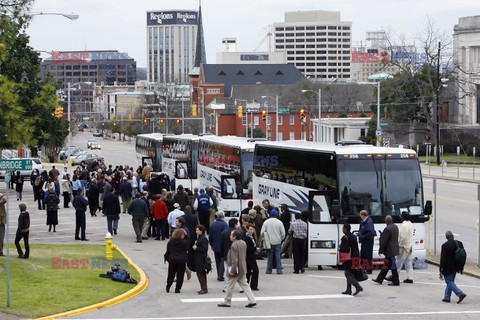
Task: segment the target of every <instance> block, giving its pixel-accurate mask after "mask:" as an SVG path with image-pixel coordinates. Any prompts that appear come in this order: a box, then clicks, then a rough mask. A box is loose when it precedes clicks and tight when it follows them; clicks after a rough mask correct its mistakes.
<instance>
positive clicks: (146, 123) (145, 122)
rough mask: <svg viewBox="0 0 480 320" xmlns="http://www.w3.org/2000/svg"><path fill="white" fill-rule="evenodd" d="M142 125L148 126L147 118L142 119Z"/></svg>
mask: <svg viewBox="0 0 480 320" xmlns="http://www.w3.org/2000/svg"><path fill="white" fill-rule="evenodd" d="M143 124H144V125H145V126H146V125H148V118H145V119H143Z"/></svg>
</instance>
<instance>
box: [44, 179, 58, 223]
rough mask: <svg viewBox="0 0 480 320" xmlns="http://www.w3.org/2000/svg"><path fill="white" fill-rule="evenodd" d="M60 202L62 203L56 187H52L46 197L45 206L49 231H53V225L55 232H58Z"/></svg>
mask: <svg viewBox="0 0 480 320" xmlns="http://www.w3.org/2000/svg"><path fill="white" fill-rule="evenodd" d="M59 203H60V199H59V198H58V196H57V194H56V193H55V188H54V187H50V188H49V189H48V195H47V196H46V197H45V207H46V208H47V226H48V232H51V231H52V226H53V232H57V230H55V228H56V226H57V224H58V204H59Z"/></svg>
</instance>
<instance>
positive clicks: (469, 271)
mask: <svg viewBox="0 0 480 320" xmlns="http://www.w3.org/2000/svg"><path fill="white" fill-rule="evenodd" d="M427 262H428V263H430V264H432V265H434V266H437V267H438V266H440V256H438V255H437V256H434V255H433V254H427ZM463 274H465V275H467V276H471V277H474V278H477V279H480V268H478V267H477V263H476V262H474V261H471V260H467V263H466V264H465V268H464V269H463Z"/></svg>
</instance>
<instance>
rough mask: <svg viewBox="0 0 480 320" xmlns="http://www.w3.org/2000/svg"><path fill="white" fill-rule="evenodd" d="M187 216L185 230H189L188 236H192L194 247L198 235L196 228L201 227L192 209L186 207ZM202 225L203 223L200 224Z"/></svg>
mask: <svg viewBox="0 0 480 320" xmlns="http://www.w3.org/2000/svg"><path fill="white" fill-rule="evenodd" d="M184 212H185V214H184V215H183V219H184V220H185V225H184V228H186V229H188V234H189V235H190V236H189V238H190V241H191V242H192V245H193V244H194V242H195V241H197V234H196V233H195V228H196V227H197V226H198V225H199V223H198V218H197V216H196V215H195V214H193V212H192V207H190V206H186V207H185V211H184ZM200 224H201V223H200Z"/></svg>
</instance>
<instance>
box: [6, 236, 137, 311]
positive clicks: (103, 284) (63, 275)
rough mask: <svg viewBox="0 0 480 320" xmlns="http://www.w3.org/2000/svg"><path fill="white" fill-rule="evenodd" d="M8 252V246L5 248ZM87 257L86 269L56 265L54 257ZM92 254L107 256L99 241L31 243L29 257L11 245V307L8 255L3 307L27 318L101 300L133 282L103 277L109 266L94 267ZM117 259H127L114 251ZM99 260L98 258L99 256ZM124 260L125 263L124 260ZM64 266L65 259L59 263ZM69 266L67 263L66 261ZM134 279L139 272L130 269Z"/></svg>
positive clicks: (127, 288) (70, 259) (119, 292)
mask: <svg viewBox="0 0 480 320" xmlns="http://www.w3.org/2000/svg"><path fill="white" fill-rule="evenodd" d="M4 253H5V250H4ZM54 257H60V258H62V259H68V260H69V261H70V262H71V261H72V259H88V262H87V263H86V267H87V268H86V269H81V268H80V266H81V265H79V267H78V269H53V268H52V258H54ZM92 257H97V258H104V257H105V247H104V246H99V245H53V244H45V245H44V244H37V245H30V258H29V259H18V258H17V251H16V250H15V246H11V247H10V307H9V308H7V307H6V301H7V297H6V289H5V288H6V258H5V257H1V259H0V269H1V271H0V304H1V305H0V310H1V311H4V312H8V313H12V314H15V315H19V316H22V317H27V318H37V317H42V316H48V315H52V314H56V313H60V312H64V311H68V310H73V309H77V308H81V307H85V306H88V305H92V304H95V303H99V302H102V301H105V300H108V299H110V298H113V297H115V296H118V295H120V294H122V293H124V292H126V291H128V290H130V289H131V288H133V287H134V286H135V285H134V284H129V283H120V282H115V281H112V280H110V279H106V278H100V277H99V274H101V273H106V272H107V271H108V270H110V268H108V270H106V269H92V266H93V265H92V260H91V258H92ZM114 258H115V259H124V258H123V256H122V255H121V254H120V253H119V252H117V251H114ZM97 261H98V260H97ZM124 264H125V263H124ZM59 266H62V263H59ZM65 267H66V264H65ZM127 270H128V271H129V272H130V275H131V276H132V278H134V279H135V280H137V281H139V280H140V277H139V274H138V272H137V271H136V270H135V268H133V266H129V267H128V269H127Z"/></svg>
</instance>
